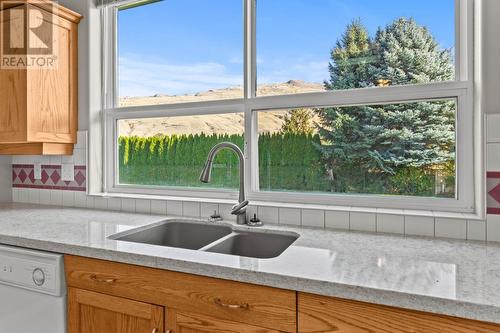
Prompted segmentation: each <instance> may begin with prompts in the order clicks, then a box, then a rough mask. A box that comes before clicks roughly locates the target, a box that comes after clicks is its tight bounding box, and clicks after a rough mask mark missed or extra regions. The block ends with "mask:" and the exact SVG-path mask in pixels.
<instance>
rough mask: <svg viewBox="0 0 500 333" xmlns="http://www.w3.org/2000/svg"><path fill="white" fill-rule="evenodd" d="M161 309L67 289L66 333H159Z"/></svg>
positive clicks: (161, 316)
mask: <svg viewBox="0 0 500 333" xmlns="http://www.w3.org/2000/svg"><path fill="white" fill-rule="evenodd" d="M163 323H164V308H163V307H161V306H156V305H151V304H147V303H141V302H137V301H132V300H129V299H125V298H120V297H115V296H108V295H104V294H99V293H95V292H91V291H86V290H81V289H75V288H69V289H68V333H163Z"/></svg>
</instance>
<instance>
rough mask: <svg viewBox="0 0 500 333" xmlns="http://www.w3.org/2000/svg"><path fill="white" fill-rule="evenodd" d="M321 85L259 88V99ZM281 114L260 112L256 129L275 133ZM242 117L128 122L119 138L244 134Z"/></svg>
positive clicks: (159, 100) (168, 98) (127, 100)
mask: <svg viewBox="0 0 500 333" xmlns="http://www.w3.org/2000/svg"><path fill="white" fill-rule="evenodd" d="M323 90H324V88H323V85H322V84H320V83H308V82H304V81H297V80H291V81H288V82H284V83H276V84H268V85H264V86H261V87H260V88H259V89H258V96H268V95H288V94H299V93H308V92H318V91H323ZM242 95H243V89H242V88H241V87H231V88H225V89H217V90H209V91H205V92H200V93H196V94H192V95H178V96H174V95H163V94H157V95H155V96H150V97H124V98H122V99H121V100H120V105H121V106H123V107H126V106H141V105H158V104H172V103H187V102H200V101H210V100H224V99H233V98H241V96H242ZM284 114H285V113H284V112H263V113H260V114H259V130H260V131H262V132H276V131H278V130H279V129H280V128H281V126H282V124H283V116H284ZM243 126H244V116H243V114H222V115H210V116H187V117H175V118H160V119H130V120H123V121H120V123H119V134H120V135H121V136H141V137H149V136H154V135H159V134H178V135H180V134H194V133H201V132H203V133H206V134H213V133H227V134H241V133H243Z"/></svg>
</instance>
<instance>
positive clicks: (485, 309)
mask: <svg viewBox="0 0 500 333" xmlns="http://www.w3.org/2000/svg"><path fill="white" fill-rule="evenodd" d="M165 218H166V217H164V216H157V215H156V216H155V215H141V214H131V213H121V212H109V211H99V210H88V209H74V208H61V207H50V206H34V205H23V204H4V205H0V244H6V245H13V246H20V247H26V248H32V249H39V250H45V251H52V252H58V253H64V254H73V255H79V256H86V257H92V258H97V259H104V260H112V261H117V262H123V263H129V264H136V265H142V266H147V267H157V268H162V269H168V270H174V271H179V272H186V273H193V274H198V275H205V276H211V277H216V278H223V279H230V280H235V281H241V282H247V283H255V284H260V285H266V286H271V287H278V288H284V289H291V290H297V291H303V292H310V293H316V294H321V295H327V296H335V297H341V298H347V299H353V300H359V301H365V302H371V303H376V304H384V305H390V306H396V307H401V308H407V309H414V310H422V311H428V312H433V313H438V314H445V315H452V316H458V317H464V318H469V319H477V320H484V321H489V322H496V323H500V246H499V245H498V244H485V243H479V242H465V241H452V240H441V239H428V238H410V237H402V236H389V235H380V234H377V235H374V234H366V233H354V232H343V231H333V230H323V229H306V228H294V227H288V226H277V225H266V226H264V227H263V229H264V230H280V231H290V232H295V233H298V234H300V238H299V239H298V240H297V241H296V242H295V243H294V244H293V245H292V246H291V247H290V248H288V249H287V250H286V251H285V252H284V253H283V254H282V255H281V256H279V257H277V258H274V259H253V258H246V257H239V256H231V255H223V254H217V253H207V252H201V251H194V250H185V249H178V248H168V247H160V246H153V245H145V244H138V243H130V242H122V241H115V240H111V239H109V238H107V237H108V236H110V235H113V234H115V233H118V232H122V231H127V230H130V229H132V228H135V227H138V226H144V225H147V224H151V223H154V222H158V221H161V220H164V219H165Z"/></svg>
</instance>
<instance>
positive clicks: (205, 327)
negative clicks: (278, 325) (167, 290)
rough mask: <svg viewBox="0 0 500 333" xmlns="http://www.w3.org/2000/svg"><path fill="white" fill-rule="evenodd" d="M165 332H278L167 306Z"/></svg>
mask: <svg viewBox="0 0 500 333" xmlns="http://www.w3.org/2000/svg"><path fill="white" fill-rule="evenodd" d="M166 327H167V332H171V333H174V332H175V333H220V332H224V333H280V332H281V331H277V330H274V329H271V328H265V327H258V326H254V325H248V324H244V323H241V322H237V321H232V320H227V319H220V318H215V317H211V316H205V315H201V314H198V313H189V312H183V311H178V310H175V309H168V308H167V324H166Z"/></svg>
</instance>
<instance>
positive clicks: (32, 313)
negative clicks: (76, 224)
mask: <svg viewBox="0 0 500 333" xmlns="http://www.w3.org/2000/svg"><path fill="white" fill-rule="evenodd" d="M66 295H67V292H66V283H65V281H64V263H63V256H62V255H61V254H57V253H50V252H41V251H35V250H30V249H23V248H18V247H12V246H5V245H0V333H27V332H30V333H65V332H66V297H67V296H66Z"/></svg>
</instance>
